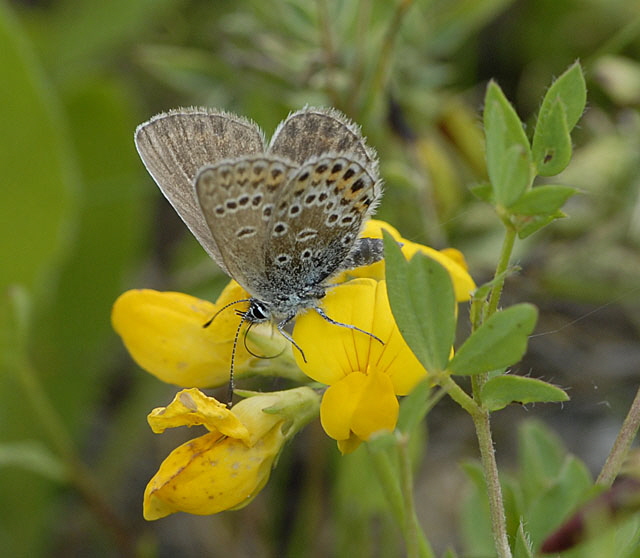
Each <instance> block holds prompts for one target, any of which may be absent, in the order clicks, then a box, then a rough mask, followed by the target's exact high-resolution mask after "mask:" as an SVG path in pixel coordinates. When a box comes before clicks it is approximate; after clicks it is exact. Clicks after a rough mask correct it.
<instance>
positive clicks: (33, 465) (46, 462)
mask: <svg viewBox="0 0 640 558" xmlns="http://www.w3.org/2000/svg"><path fill="white" fill-rule="evenodd" d="M4 467H18V468H20V469H24V470H26V471H30V472H32V473H36V474H38V475H42V476H43V477H45V478H47V479H49V480H54V481H56V482H66V481H67V480H68V475H67V469H66V467H65V466H64V464H63V463H62V462H61V461H60V460H59V459H58V458H57V457H56V456H55V455H54V454H53V453H51V452H50V451H49V450H48V449H47V448H46V447H45V446H44V445H43V444H41V443H39V442H33V441H26V442H13V443H8V442H5V443H0V468H4Z"/></svg>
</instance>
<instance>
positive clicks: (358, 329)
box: [313, 306, 384, 345]
mask: <svg viewBox="0 0 640 558" xmlns="http://www.w3.org/2000/svg"><path fill="white" fill-rule="evenodd" d="M313 309H314V310H315V311H316V312H317V313H318V314H319V316H320V317H321V318H322V319H323V320H326V321H327V322H329V323H330V324H332V325H335V326H340V327H346V328H347V329H353V330H354V331H359V332H360V333H364V334H365V335H368V336H369V337H371V338H373V339H375V340H376V341H378V342H379V343H381V344H383V345H384V341H383V340H382V339H380V337H378V336H377V335H374V334H373V333H371V332H370V331H365V330H364V329H360V328H359V327H357V326H354V325H351V324H343V323H342V322H337V321H336V320H334V319H332V318H330V317H329V316H327V315H326V314H325V311H324V310H323V309H322V308H320V307H319V306H314V307H313Z"/></svg>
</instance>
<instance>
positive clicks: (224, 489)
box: [144, 387, 319, 520]
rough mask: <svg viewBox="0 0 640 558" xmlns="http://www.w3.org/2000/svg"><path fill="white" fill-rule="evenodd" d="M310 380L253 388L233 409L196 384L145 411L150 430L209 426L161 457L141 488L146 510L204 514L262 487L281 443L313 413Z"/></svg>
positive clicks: (240, 503) (235, 504) (238, 502)
mask: <svg viewBox="0 0 640 558" xmlns="http://www.w3.org/2000/svg"><path fill="white" fill-rule="evenodd" d="M318 399H319V397H318V395H317V394H316V393H315V392H314V391H313V390H312V389H310V388H307V387H302V388H297V389H292V390H287V391H280V392H273V393H269V394H264V395H256V396H254V397H250V398H248V399H244V400H242V401H241V402H240V403H238V404H237V405H235V406H234V407H233V408H232V409H228V408H227V407H226V406H225V405H223V404H222V403H220V402H218V401H217V400H215V399H214V398H212V397H207V396H206V395H204V394H203V393H202V392H200V391H199V390H197V389H187V390H183V391H181V392H179V393H178V394H177V395H176V397H175V399H174V400H173V401H172V402H171V403H170V404H169V405H168V406H167V407H161V408H158V409H154V410H153V411H152V412H151V414H150V415H149V417H148V420H149V424H150V425H151V428H152V429H153V431H154V432H157V433H160V432H163V431H164V430H165V429H166V428H172V427H176V426H184V425H186V426H193V425H204V426H205V427H206V428H207V430H209V433H207V434H204V435H203V436H200V437H198V438H195V439H194V440H191V441H189V442H186V443H185V444H182V445H181V446H179V447H177V448H176V449H175V450H173V451H172V452H171V453H170V454H169V456H168V457H167V458H166V459H165V460H164V462H163V463H162V465H160V469H159V470H158V472H157V473H156V474H155V476H154V477H153V478H152V479H151V481H149V484H148V485H147V488H146V490H145V493H144V517H145V519H147V520H154V519H160V518H161V517H165V516H167V515H169V514H172V513H175V512H178V511H182V512H187V513H192V514H196V515H209V514H214V513H218V512H221V511H224V510H231V509H238V508H241V507H244V506H246V505H247V504H248V503H249V502H251V500H253V498H254V497H255V496H256V495H257V494H258V492H260V490H262V488H263V487H264V485H265V484H266V483H267V480H268V479H269V475H270V474H271V469H272V467H273V464H274V462H275V460H276V459H277V457H278V455H279V454H280V451H281V450H282V447H283V445H284V443H285V442H286V441H287V440H288V439H289V438H291V437H292V436H293V435H294V434H295V433H296V432H298V431H299V430H300V429H301V428H302V427H303V426H304V425H305V424H306V423H307V422H309V421H310V420H311V419H312V418H313V417H315V416H316V415H317V412H318Z"/></svg>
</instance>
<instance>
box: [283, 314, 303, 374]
mask: <svg viewBox="0 0 640 558" xmlns="http://www.w3.org/2000/svg"><path fill="white" fill-rule="evenodd" d="M294 317H295V314H294V315H292V316H288V317H286V318H285V319H284V320H282V321H281V322H280V323H278V325H277V326H276V327H277V328H278V331H279V332H280V335H282V337H284V338H285V339H286V340H287V341H289V343H291V344H292V345H293V346H294V347H295V348H296V349H298V351H300V356H301V357H302V360H303V361H304V362H305V363H306V362H307V358H306V357H305V356H304V351H303V350H302V349H301V348H300V345H298V344H297V343H296V342H295V341H294V340H293V337H291V335H289V334H288V333H287V332H286V331H285V329H284V328H285V327H286V325H287V324H288V323H289V322H290V321H291V320H293V318H294Z"/></svg>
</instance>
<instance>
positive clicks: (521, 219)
mask: <svg viewBox="0 0 640 558" xmlns="http://www.w3.org/2000/svg"><path fill="white" fill-rule="evenodd" d="M563 217H566V214H565V213H563V212H562V211H557V212H556V213H554V214H553V215H541V216H533V217H530V216H528V215H517V216H515V217H513V218H512V219H511V223H512V224H513V226H514V227H515V229H516V231H517V232H518V238H520V239H523V238H527V237H528V236H531V235H532V234H533V233H535V232H537V231H539V230H540V229H542V228H544V227H546V226H547V225H548V224H549V223H552V222H553V221H555V220H556V219H562V218H563Z"/></svg>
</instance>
